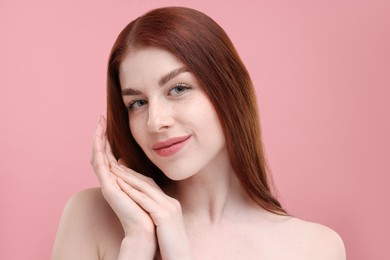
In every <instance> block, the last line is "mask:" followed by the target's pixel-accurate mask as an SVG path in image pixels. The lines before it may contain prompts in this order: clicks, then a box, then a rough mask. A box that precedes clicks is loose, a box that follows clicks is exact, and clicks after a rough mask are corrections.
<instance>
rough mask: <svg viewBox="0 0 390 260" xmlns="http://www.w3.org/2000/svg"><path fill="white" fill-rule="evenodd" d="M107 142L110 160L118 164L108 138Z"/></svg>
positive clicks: (107, 152)
mask: <svg viewBox="0 0 390 260" xmlns="http://www.w3.org/2000/svg"><path fill="white" fill-rule="evenodd" d="M105 144H106V156H107V158H108V160H109V161H110V162H111V163H115V164H117V163H118V162H117V160H116V158H115V156H114V154H113V153H112V150H111V145H110V142H109V141H108V140H106V142H105Z"/></svg>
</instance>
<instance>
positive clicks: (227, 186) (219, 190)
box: [168, 163, 254, 226]
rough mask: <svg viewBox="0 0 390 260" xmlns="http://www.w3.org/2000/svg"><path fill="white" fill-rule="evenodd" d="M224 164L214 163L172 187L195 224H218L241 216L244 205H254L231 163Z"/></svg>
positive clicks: (188, 216)
mask: <svg viewBox="0 0 390 260" xmlns="http://www.w3.org/2000/svg"><path fill="white" fill-rule="evenodd" d="M222 165H223V166H224V167H221V164H218V163H213V165H210V166H208V167H206V168H205V169H203V170H202V171H201V172H198V173H197V174H195V175H193V176H192V177H190V178H188V179H185V180H182V181H178V182H174V184H173V185H172V186H171V187H170V189H169V191H168V193H169V195H171V196H172V197H174V198H176V199H178V200H179V201H180V203H181V206H182V211H183V215H184V218H185V219H187V221H191V222H192V224H198V225H203V226H204V225H217V224H220V223H221V222H222V221H229V220H230V219H232V218H237V215H239V214H237V212H238V211H239V210H241V209H242V208H243V207H248V206H251V207H253V205H254V202H253V201H252V199H250V198H249V196H248V195H247V193H246V191H245V190H244V188H243V187H242V185H241V183H240V181H239V180H238V178H237V176H236V174H235V173H234V172H233V169H232V167H231V166H230V164H228V165H227V164H222Z"/></svg>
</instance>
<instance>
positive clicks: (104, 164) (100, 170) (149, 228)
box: [91, 117, 157, 253]
mask: <svg viewBox="0 0 390 260" xmlns="http://www.w3.org/2000/svg"><path fill="white" fill-rule="evenodd" d="M91 164H92V166H93V168H94V171H95V173H96V175H97V177H98V179H99V181H100V184H101V190H102V193H103V196H104V198H105V199H106V201H107V202H108V203H109V204H110V206H111V208H112V209H113V211H114V212H115V213H116V215H117V216H118V218H119V220H120V221H121V223H122V226H123V229H124V233H125V238H127V239H128V238H130V240H131V237H133V238H135V241H148V243H149V244H150V250H152V251H153V253H154V252H155V250H156V248H157V241H156V233H155V225H154V223H153V221H152V219H151V218H150V216H149V214H148V213H147V212H145V211H144V210H143V209H142V208H141V207H140V206H139V205H138V204H137V203H135V202H134V201H133V200H132V199H131V198H130V197H129V196H128V195H127V194H126V193H124V192H123V191H122V189H121V187H120V186H119V185H118V182H117V179H118V177H117V176H116V175H115V174H113V173H112V172H111V170H110V168H111V166H118V161H117V160H116V159H115V157H114V156H113V155H112V152H111V148H110V144H109V143H108V141H107V137H106V120H105V118H104V117H101V118H100V120H99V123H98V126H97V127H96V130H95V133H94V138H93V151H92V158H91ZM143 238H145V239H143ZM148 248H149V247H148ZM144 253H145V252H144Z"/></svg>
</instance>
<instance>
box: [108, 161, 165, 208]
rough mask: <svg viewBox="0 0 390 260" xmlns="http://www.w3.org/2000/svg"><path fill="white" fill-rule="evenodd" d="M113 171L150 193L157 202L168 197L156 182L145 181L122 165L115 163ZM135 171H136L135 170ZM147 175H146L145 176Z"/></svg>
mask: <svg viewBox="0 0 390 260" xmlns="http://www.w3.org/2000/svg"><path fill="white" fill-rule="evenodd" d="M111 172H112V173H114V174H115V175H117V176H118V177H119V178H120V179H122V180H123V181H125V182H126V183H127V184H129V185H130V186H132V187H133V188H134V189H136V190H138V191H140V192H142V193H144V194H146V195H148V196H149V197H150V198H151V199H153V200H154V201H156V202H162V200H161V199H162V198H164V197H166V195H165V193H164V192H163V191H162V190H161V189H160V187H159V186H158V185H157V184H156V183H154V182H148V181H145V180H143V179H141V178H139V177H138V176H136V175H134V174H129V173H127V172H125V171H123V169H122V167H117V166H116V165H114V166H113V167H112V169H111ZM133 172H134V171H133ZM144 177H145V176H144Z"/></svg>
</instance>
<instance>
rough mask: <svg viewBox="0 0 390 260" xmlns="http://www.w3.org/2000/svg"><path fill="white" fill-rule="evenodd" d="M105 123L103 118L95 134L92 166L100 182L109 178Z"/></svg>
mask: <svg viewBox="0 0 390 260" xmlns="http://www.w3.org/2000/svg"><path fill="white" fill-rule="evenodd" d="M104 124H105V121H104V118H103V117H101V118H100V120H99V123H98V125H97V127H96V129H95V132H94V138H93V146H92V160H91V162H92V165H93V167H94V169H95V172H96V175H97V176H98V178H99V180H100V182H102V181H103V180H104V178H107V177H108V176H109V171H108V167H107V166H108V165H107V158H106V156H105V142H104V136H105V126H104Z"/></svg>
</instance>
